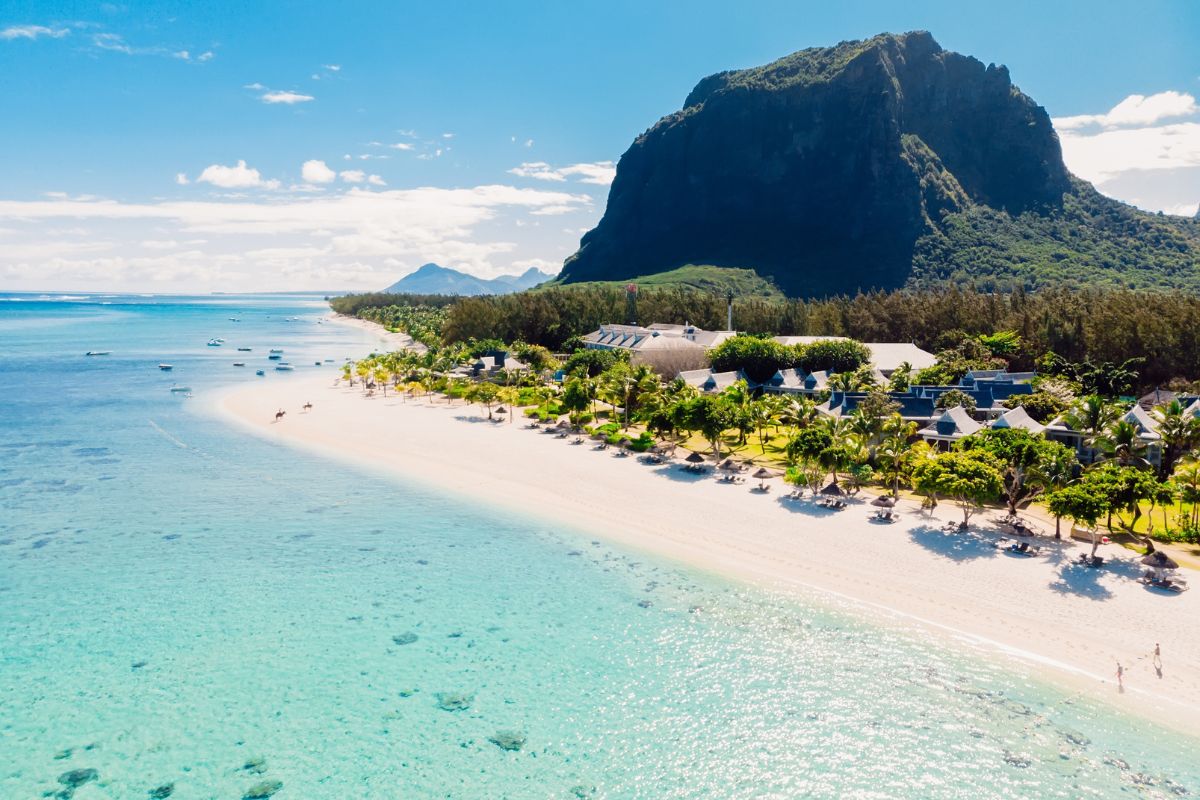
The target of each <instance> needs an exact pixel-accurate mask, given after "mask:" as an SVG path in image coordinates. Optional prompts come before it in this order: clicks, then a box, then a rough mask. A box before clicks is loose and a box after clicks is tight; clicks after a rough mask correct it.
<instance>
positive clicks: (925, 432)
mask: <svg viewBox="0 0 1200 800" xmlns="http://www.w3.org/2000/svg"><path fill="white" fill-rule="evenodd" d="M982 428H983V426H982V425H980V424H979V423H978V422H976V421H975V420H974V419H972V418H971V415H970V414H968V413H967V410H966V409H965V408H963V407H962V406H955V407H954V408H947V409H946V410H945V411H943V412H942V415H941V416H940V417H938V418H937V419H935V420H934V421H933V422H932V423H930V425H929V426H928V427H926V428H922V429H921V430H919V431H917V435H918V436H920V437H921V438H922V439H924V440H925V441H927V442H929V443H930V444H938V445H941V446H946V445H949V444H953V443H954V442H957V441H958V440H959V439H962V438H964V437H967V436H970V435H971V434H972V433H976V432H978V431H980V430H981V429H982Z"/></svg>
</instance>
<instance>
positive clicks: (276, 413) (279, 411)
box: [275, 408, 287, 422]
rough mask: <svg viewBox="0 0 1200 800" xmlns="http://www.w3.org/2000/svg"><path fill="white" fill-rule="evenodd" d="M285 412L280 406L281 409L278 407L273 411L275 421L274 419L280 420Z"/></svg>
mask: <svg viewBox="0 0 1200 800" xmlns="http://www.w3.org/2000/svg"><path fill="white" fill-rule="evenodd" d="M286 413H287V412H286V411H284V410H283V409H282V408H281V409H279V410H278V411H276V412H275V421H276V422H279V420H280V419H282V418H283V415H284V414H286Z"/></svg>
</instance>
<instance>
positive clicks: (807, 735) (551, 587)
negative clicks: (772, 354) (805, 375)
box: [0, 294, 1200, 800]
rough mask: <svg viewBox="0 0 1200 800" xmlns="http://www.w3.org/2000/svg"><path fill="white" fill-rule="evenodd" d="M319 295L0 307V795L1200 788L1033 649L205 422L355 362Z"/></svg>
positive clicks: (1188, 759)
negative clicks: (754, 583) (782, 589)
mask: <svg viewBox="0 0 1200 800" xmlns="http://www.w3.org/2000/svg"><path fill="white" fill-rule="evenodd" d="M327 313H328V312H327V308H326V307H325V305H324V303H322V302H321V300H320V298H317V297H303V296H294V297H285V296H207V297H151V296H142V297H129V296H106V297H101V296H94V295H87V296H85V295H75V296H60V295H48V296H45V295H30V294H22V295H3V294H0V798H2V799H3V800H27V799H32V798H41V797H59V798H67V797H74V798H76V799H77V800H93V799H95V798H113V799H114V800H115V799H118V798H119V799H120V800H131V799H133V800H136V799H138V798H151V797H159V798H162V797H172V798H180V799H181V800H209V798H220V799H222V800H224V799H228V800H238V799H239V798H245V797H265V796H268V795H270V794H272V793H273V794H274V796H275V797H277V798H281V800H291V799H293V798H294V799H295V800H322V799H323V798H338V799H339V800H345V799H346V798H799V797H811V798H961V797H968V798H973V799H975V800H978V799H979V798H1015V797H1029V798H1110V797H1114V798H1115V797H1179V796H1187V795H1194V794H1196V793H1198V792H1200V759H1197V757H1196V753H1197V747H1198V745H1200V742H1197V741H1196V740H1193V739H1188V738H1186V737H1183V736H1180V735H1177V734H1174V733H1170V732H1167V731H1165V730H1163V729H1161V728H1158V727H1156V726H1154V725H1153V724H1151V723H1149V722H1147V721H1145V720H1142V719H1138V718H1133V717H1128V716H1123V715H1121V714H1118V713H1116V712H1115V711H1113V710H1112V709H1109V708H1108V707H1105V706H1102V705H1100V704H1096V703H1093V702H1086V701H1083V700H1081V699H1080V698H1078V697H1073V696H1071V695H1069V694H1068V693H1067V692H1066V691H1065V690H1063V689H1061V688H1057V687H1055V686H1052V685H1050V684H1048V683H1044V682H1041V681H1040V680H1039V679H1038V678H1037V677H1036V676H1035V675H1034V673H1033V672H1032V671H1031V670H1028V669H1022V668H1021V667H1019V666H1013V665H1012V664H1009V663H1004V664H997V663H996V662H995V660H994V659H992V660H989V659H988V658H987V657H986V654H983V653H980V652H975V651H970V650H967V649H963V650H958V649H950V648H949V647H948V646H947V645H945V644H943V643H939V642H935V641H933V640H931V639H929V638H927V637H926V636H924V635H922V634H921V633H919V632H917V631H905V630H902V629H893V628H887V629H885V628H880V627H875V626H873V625H872V624H870V623H868V622H866V621H864V620H861V619H859V618H857V617H856V616H854V615H853V614H852V613H851V612H850V610H848V609H841V608H838V607H836V606H832V605H827V604H824V603H817V602H808V601H802V600H797V599H795V598H784V597H779V596H775V595H772V594H770V593H767V592H765V591H761V590H755V589H751V588H747V587H744V586H741V585H738V584H734V583H730V582H727V581H724V580H722V579H720V578H718V577H715V576H710V575H705V574H701V573H697V572H694V571H690V570H688V569H685V568H682V567H680V566H678V565H673V564H669V563H665V562H661V561H656V560H654V559H650V558H646V557H644V556H642V555H639V554H636V553H633V552H628V551H625V550H622V549H619V548H616V547H613V546H611V545H609V544H607V543H603V542H600V541H595V540H593V538H592V537H590V536H588V535H585V534H582V533H579V532H576V531H573V530H570V529H565V528H564V527H563V526H562V525H560V524H558V523H556V522H555V521H554V520H551V519H543V518H539V517H538V516H536V513H533V512H534V511H535V510H531V513H530V515H528V516H518V515H514V514H511V513H507V512H501V511H498V510H496V509H493V508H489V507H488V506H486V505H484V504H482V503H480V502H477V501H475V500H474V499H473V498H472V497H471V494H470V487H458V491H455V492H454V493H443V492H440V491H437V490H433V489H430V488H428V487H423V486H410V485H405V484H403V483H400V482H396V481H390V480H386V479H384V478H382V477H379V476H378V475H376V474H371V473H368V472H356V471H354V470H353V469H351V468H349V467H347V466H345V465H342V464H335V463H332V462H329V461H326V460H322V459H320V458H318V457H316V456H313V455H309V454H306V453H302V452H299V451H295V450H291V449H287V448H285V447H283V446H279V445H275V444H271V443H268V442H265V441H261V440H258V439H256V438H253V437H252V436H250V435H247V434H246V433H244V432H241V431H238V430H234V429H232V428H230V427H228V426H227V425H226V424H225V423H223V422H222V421H221V420H220V419H218V418H216V417H215V416H213V415H212V414H211V413H210V412H209V411H208V410H207V409H208V408H209V406H210V405H211V402H210V401H211V397H212V395H213V394H214V393H215V392H216V391H218V390H219V389H221V388H222V387H225V386H228V385H230V384H233V383H240V382H246V381H281V380H290V379H294V375H298V374H307V373H309V372H311V371H312V370H322V371H326V372H328V373H330V377H331V378H332V377H333V375H334V374H335V371H336V369H337V366H336V365H338V364H340V363H341V361H342V360H343V359H344V358H347V357H354V356H359V355H362V354H364V353H366V352H368V351H369V350H370V349H371V347H372V344H373V339H372V338H371V337H370V336H369V335H368V334H366V333H364V332H363V331H360V330H357V329H353V328H350V327H348V326H341V325H336V324H331V323H329V322H325V323H324V324H321V323H319V322H318V320H320V319H321V318H322V317H324V316H325V315H326V314H327ZM234 320H236V321H234ZM213 337H219V338H223V339H225V340H226V341H225V342H224V344H222V345H221V346H220V347H208V346H206V342H207V341H208V340H209V339H210V338H213ZM237 347H250V348H252V350H251V351H250V352H238V351H237V350H236V348H237ZM272 347H277V348H282V349H284V350H285V356H284V357H285V358H286V359H287V360H289V361H290V362H291V363H293V364H295V365H296V372H295V373H293V374H292V375H289V374H287V373H280V372H275V371H274V370H272V369H271V368H270V366H269V364H270V362H268V361H267V358H266V356H267V350H268V348H272ZM87 350H107V351H111V353H110V354H109V355H106V356H93V357H87V356H85V355H84V352H85V351H87ZM326 359H331V363H326V362H325V360H326ZM235 361H245V362H246V366H245V367H242V368H238V367H234V366H233V362H235ZM317 361H320V362H322V363H321V365H320V366H316V365H315V364H314V362H317ZM159 362H169V363H172V364H174V369H173V370H172V371H171V372H169V373H168V372H163V371H160V370H159V369H158V368H157V366H156V365H157V364H158V363H159ZM258 368H263V369H266V374H265V375H264V376H262V377H258V376H256V375H255V374H254V370H255V369H258ZM173 386H175V387H176V388H180V387H189V388H190V389H191V392H190V395H191V396H188V395H189V393H187V392H172V391H171V389H172V387H173ZM498 468H502V465H498ZM629 511H630V513H631V514H636V513H637V509H636V508H631V509H630V510H629ZM1187 624H1194V621H1188V623H1187ZM502 745H503V746H502ZM506 748H509V749H506Z"/></svg>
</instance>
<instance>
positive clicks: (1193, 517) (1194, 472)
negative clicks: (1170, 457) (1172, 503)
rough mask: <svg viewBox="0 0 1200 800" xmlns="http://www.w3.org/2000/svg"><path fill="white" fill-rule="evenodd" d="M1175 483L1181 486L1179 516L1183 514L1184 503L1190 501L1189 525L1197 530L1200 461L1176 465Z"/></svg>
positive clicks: (1198, 524)
mask: <svg viewBox="0 0 1200 800" xmlns="http://www.w3.org/2000/svg"><path fill="white" fill-rule="evenodd" d="M1175 483H1176V485H1177V486H1178V487H1179V504H1180V508H1179V516H1183V504H1184V503H1190V504H1191V506H1192V508H1191V513H1190V514H1189V517H1188V526H1189V527H1190V528H1191V529H1192V530H1195V529H1196V528H1197V526H1200V461H1196V460H1191V461H1184V462H1182V463H1181V464H1179V465H1178V466H1176V467H1175Z"/></svg>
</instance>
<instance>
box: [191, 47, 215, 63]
mask: <svg viewBox="0 0 1200 800" xmlns="http://www.w3.org/2000/svg"><path fill="white" fill-rule="evenodd" d="M215 57H216V54H215V53H213V51H212V50H205V51H204V52H203V53H201V54H200V55H198V56H196V60H197V61H201V62H203V61H212V60H213V58H215Z"/></svg>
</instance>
